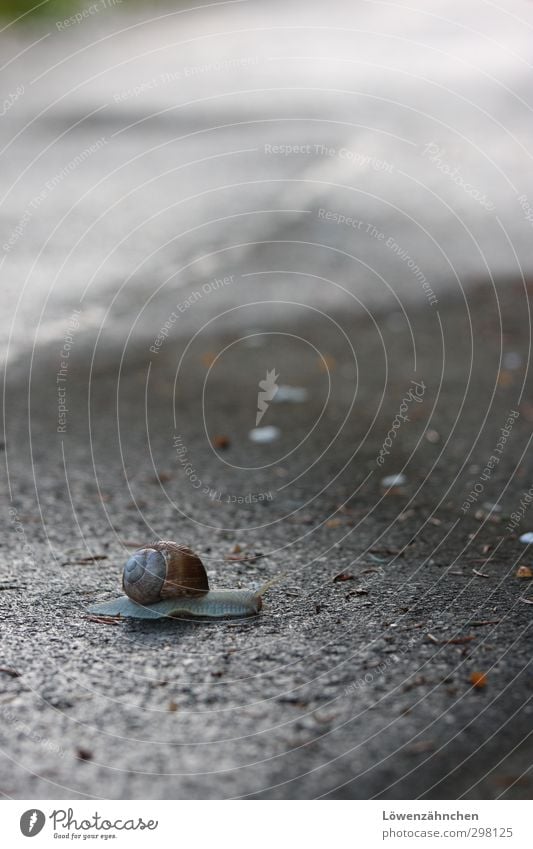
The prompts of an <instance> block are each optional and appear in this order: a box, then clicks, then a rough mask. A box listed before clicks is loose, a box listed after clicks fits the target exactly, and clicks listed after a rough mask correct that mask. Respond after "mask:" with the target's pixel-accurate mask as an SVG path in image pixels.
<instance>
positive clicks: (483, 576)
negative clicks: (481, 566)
mask: <svg viewBox="0 0 533 849" xmlns="http://www.w3.org/2000/svg"><path fill="white" fill-rule="evenodd" d="M472 572H473V573H474V575H478V576H479V577H480V578H490V575H487V574H486V573H485V572H478V570H477V569H472Z"/></svg>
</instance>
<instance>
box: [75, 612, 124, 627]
mask: <svg viewBox="0 0 533 849" xmlns="http://www.w3.org/2000/svg"><path fill="white" fill-rule="evenodd" d="M83 618H84V619H87V620H88V621H89V622H98V623H99V624H100V625H120V623H121V621H122V616H120V615H118V616H93V615H92V614H90V613H89V614H88V615H87V616H84V617H83Z"/></svg>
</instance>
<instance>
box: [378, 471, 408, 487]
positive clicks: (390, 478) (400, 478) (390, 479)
mask: <svg viewBox="0 0 533 849" xmlns="http://www.w3.org/2000/svg"><path fill="white" fill-rule="evenodd" d="M404 483H407V478H406V477H405V475H401V474H400V475H387V477H385V478H381V485H382V486H386V487H389V486H403V485H404Z"/></svg>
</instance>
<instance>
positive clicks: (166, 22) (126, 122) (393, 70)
mask: <svg viewBox="0 0 533 849" xmlns="http://www.w3.org/2000/svg"><path fill="white" fill-rule="evenodd" d="M195 5H196V8H194V7H191V5H190V4H187V5H184V4H182V3H178V4H172V5H167V6H164V5H161V4H158V5H155V6H153V5H152V4H151V5H150V9H149V10H148V9H147V7H146V6H145V5H143V4H142V3H139V2H129V0H122V2H119V0H116V2H112V0H109V2H108V0H102V2H101V3H100V4H99V3H94V4H85V5H83V4H80V5H79V6H77V5H76V4H72V3H65V2H62V3H53V2H50V3H42V4H40V5H39V6H38V7H36V8H35V10H34V11H33V12H32V13H26V5H25V4H20V3H16V4H15V3H13V4H9V3H7V4H6V3H4V4H2V6H3V10H4V23H3V28H2V33H1V37H2V66H3V67H2V81H3V82H2V86H3V89H2V91H3V98H4V99H5V100H4V106H3V110H2V111H3V115H2V122H1V132H2V164H3V169H2V171H3V192H2V204H1V215H2V219H1V220H2V233H3V251H2V260H3V265H2V278H3V292H4V299H5V300H4V307H5V308H4V319H3V321H2V334H3V345H5V346H6V347H7V356H8V357H9V358H10V359H11V360H13V359H16V358H17V356H18V355H19V354H20V353H21V351H23V350H24V349H25V348H27V346H28V343H29V339H28V328H30V327H31V328H32V332H31V341H32V343H33V341H35V343H36V344H37V345H39V346H40V345H44V344H46V343H47V342H48V341H50V340H51V339H54V338H55V337H56V336H57V333H58V332H59V330H58V326H57V321H58V317H59V316H61V315H62V314H64V313H67V315H68V313H69V310H70V309H71V308H72V307H74V305H77V306H79V305H80V303H81V302H82V304H83V321H82V328H81V332H82V333H83V334H84V335H86V334H87V335H88V338H89V337H91V338H92V340H94V338H95V335H96V334H97V333H98V334H100V336H99V342H98V345H99V346H102V345H106V346H108V347H109V348H111V347H115V348H117V349H118V350H122V347H123V345H124V343H125V339H126V337H127V336H128V337H129V338H128V345H134V344H136V342H135V340H136V339H139V340H142V342H143V343H144V342H145V341H147V340H149V339H150V338H151V337H152V336H153V335H154V331H156V330H157V329H158V328H159V327H160V325H161V324H163V323H164V320H165V319H166V317H167V315H168V312H169V308H168V307H169V304H173V303H174V301H176V299H177V293H178V292H179V293H180V296H179V297H181V296H182V295H183V297H184V298H185V297H186V296H187V293H188V292H190V291H192V290H194V289H195V288H196V286H197V285H198V283H199V282H204V281H205V280H206V279H207V278H210V277H212V276H217V275H219V274H220V275H222V276H224V275H226V274H229V273H232V272H235V270H236V269H238V271H239V273H250V274H252V275H257V274H259V273H261V272H264V271H267V272H268V274H263V275H262V276H261V277H258V276H252V277H248V278H246V279H245V280H239V281H238V282H237V284H236V285H232V286H229V287H225V288H224V289H223V291H220V292H217V293H216V295H215V296H214V297H209V298H204V299H202V302H201V303H198V304H197V305H196V306H195V309H194V310H190V311H189V313H188V314H187V320H186V321H181V322H177V326H176V327H175V328H174V330H173V333H175V334H179V333H183V332H185V333H187V334H189V333H190V332H191V331H192V330H193V328H196V327H198V326H200V325H201V323H202V322H203V321H204V320H205V318H206V317H207V316H212V315H216V314H218V313H219V312H222V311H223V310H224V309H227V308H229V307H231V306H233V305H236V304H239V303H242V301H243V300H249V299H251V298H250V294H251V292H253V297H255V296H256V295H257V293H258V292H259V291H260V293H261V297H262V298H263V299H264V300H269V299H273V300H276V299H277V298H279V297H280V296H284V295H285V294H286V293H287V292H288V291H290V292H291V293H293V291H294V289H295V288H297V290H298V293H299V298H300V300H302V301H304V302H305V303H312V304H314V305H316V306H317V307H321V306H326V307H327V308H328V309H330V308H331V309H333V310H337V311H338V310H343V309H345V308H346V307H347V304H348V302H347V301H346V300H345V298H346V297H347V296H346V295H344V294H343V291H342V289H341V288H339V286H340V287H343V288H345V289H346V290H348V292H349V293H350V295H351V294H353V295H355V296H356V297H357V298H358V299H360V301H361V304H360V306H356V305H355V303H354V301H353V299H352V298H350V304H349V308H350V309H354V310H361V309H364V308H365V307H366V308H370V309H376V308H377V309H380V310H393V311H394V310H397V309H398V308H399V302H400V301H401V302H402V303H403V304H404V305H407V306H408V305H410V304H414V305H416V306H420V307H422V308H423V307H426V306H427V305H428V302H429V301H431V292H433V293H434V294H435V297H436V298H442V297H443V296H444V294H447V293H450V292H455V293H457V292H458V291H460V290H461V289H462V288H464V287H468V286H469V285H472V284H473V283H474V282H476V281H480V280H483V281H487V285H490V284H489V281H490V278H491V275H499V276H500V277H501V276H502V275H505V276H509V277H510V276H515V275H519V274H520V273H521V270H525V271H529V270H530V265H531V261H532V259H531V250H530V243H531V232H532V226H533V225H532V222H531V218H532V213H531V211H530V212H529V216H528V209H529V210H531V207H530V206H528V205H529V204H533V201H532V200H531V198H532V195H533V186H532V185H531V182H532V171H531V158H530V157H531V151H530V148H529V142H530V133H531V124H530V120H531V112H530V109H531V103H530V99H531V87H530V77H529V73H530V62H531V51H532V48H531V38H530V35H531V22H532V17H531V16H532V7H531V3H529V2H524V0H514V2H513V3H512V4H511V5H510V6H509V5H508V4H506V6H505V8H503V7H502V8H500V7H498V6H497V5H494V4H489V3H485V2H474V3H469V4H464V3H450V2H446V3H444V2H442V3H439V2H433V3H431V4H430V5H429V6H424V7H422V6H420V7H419V8H418V9H417V8H414V7H412V6H410V5H409V4H404V3H402V2H395V3H382V2H366V0H361V1H360V2H359V0H357V2H349V3H348V2H347V3H343V2H335V3H333V4H329V5H328V6H327V7H326V6H324V5H322V4H312V3H311V4H309V3H302V2H299V0H290V1H289V2H278V0H273V2H269V3H268V4H267V3H264V2H259V0H257V2H256V0H232V2H227V3H210V4H195ZM29 6H30V4H29V3H28V4H27V7H28V8H29ZM15 13H18V15H19V16H20V17H19V19H18V20H17V21H16V23H14V24H12V25H10V23H9V19H10V16H12V15H13V14H15ZM76 16H78V17H76ZM320 210H326V212H322V213H321V212H320ZM328 212H329V213H330V216H329V220H328V217H327V213H328ZM331 213H333V216H332V215H331ZM335 214H336V215H337V216H338V215H340V216H345V218H348V219H350V221H349V222H348V223H347V224H346V223H339V219H338V217H335ZM353 219H355V221H356V222H360V224H355V225H354V222H353ZM341 222H342V219H341ZM372 226H374V227H376V229H377V231H379V233H382V234H383V238H380V237H379V234H378V233H377V232H374V231H373V230H372ZM388 239H392V241H393V242H394V243H396V245H397V248H394V247H393V248H391V247H387V240H388ZM414 266H416V268H415V269H414ZM413 269H414V272H413ZM417 269H418V270H419V271H417ZM279 271H281V272H291V273H292V272H294V273H297V274H298V275H299V278H298V282H297V286H296V284H295V283H294V281H293V280H292V279H291V281H290V282H289V279H288V278H287V276H286V275H284V274H283V273H281V274H279V273H278V272H279ZM331 280H333V281H334V282H333V283H331V282H329V281H331ZM337 284H338V285H337ZM348 297H349V296H348ZM269 310H272V311H273V312H275V306H274V305H271V306H269V307H267V306H265V307H263V308H262V315H264V314H265V311H267V312H268V311H269ZM279 312H280V311H279V310H278V313H279ZM433 312H434V311H433ZM281 313H283V310H281ZM427 313H428V316H431V315H432V310H431V304H430V303H429V308H428V309H427ZM224 320H225V321H229V320H230V319H229V318H228V319H224ZM224 320H223V321H224ZM232 320H235V321H238V320H239V318H238V316H235V315H234V316H233V318H232ZM12 324H13V327H12V332H11V338H10V339H9V341H8V337H9V332H10V329H11V326H12ZM219 326H220V325H219ZM35 327H37V331H36V333H34V332H33V328H35ZM80 338H81V337H80Z"/></svg>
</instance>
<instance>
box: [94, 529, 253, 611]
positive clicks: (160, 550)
mask: <svg viewBox="0 0 533 849" xmlns="http://www.w3.org/2000/svg"><path fill="white" fill-rule="evenodd" d="M122 586H123V589H124V592H125V593H126V595H124V596H121V597H120V598H117V599H113V600H112V601H105V602H102V603H100V604H95V605H93V606H92V607H90V608H89V610H90V612H91V613H97V614H100V615H103V616H124V617H130V618H134V619H162V618H165V617H174V618H178V617H179V618H184V619H185V618H194V619H241V618H243V617H246V616H255V615H256V614H258V613H259V611H260V610H261V607H262V604H263V602H262V596H263V594H264V593H265V592H266V590H267V588H268V586H269V585H265V586H264V587H263V588H261V589H259V590H256V591H253V590H237V589H234V590H211V589H209V581H208V579H207V573H206V571H205V568H204V565H203V563H202V561H201V560H200V558H199V557H197V555H196V554H194V552H192V551H191V549H190V548H188V547H187V546H184V545H178V544H177V543H175V542H171V541H170V540H160V541H158V542H155V543H152V544H151V545H149V546H145V547H144V548H140V549H138V550H137V551H136V552H134V553H133V554H132V556H131V557H130V558H129V559H128V561H127V562H126V565H125V566H124V571H123V576H122Z"/></svg>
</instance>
